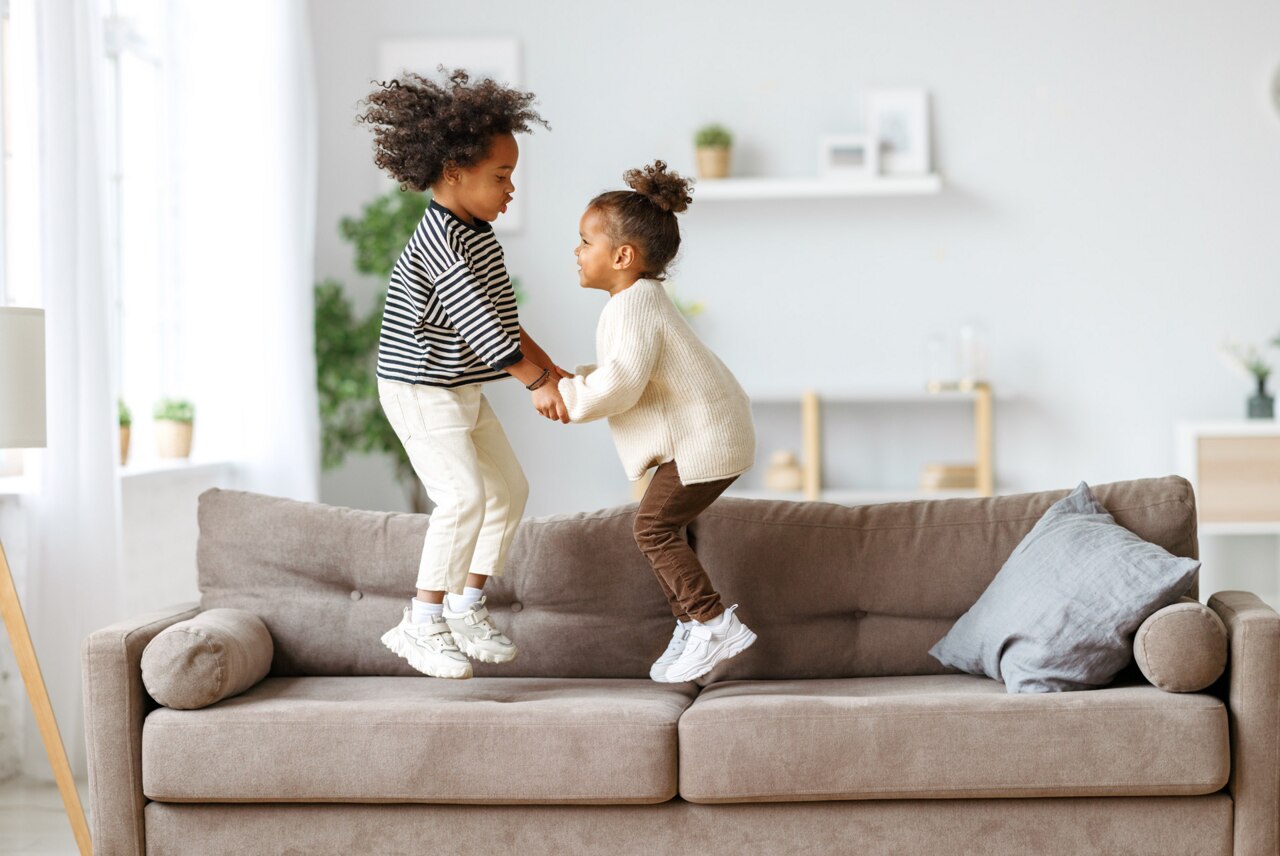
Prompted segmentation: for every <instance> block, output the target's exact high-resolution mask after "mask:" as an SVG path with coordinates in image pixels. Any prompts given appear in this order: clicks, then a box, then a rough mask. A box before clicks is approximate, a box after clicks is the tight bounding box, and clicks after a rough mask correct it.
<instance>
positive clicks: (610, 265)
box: [573, 208, 630, 290]
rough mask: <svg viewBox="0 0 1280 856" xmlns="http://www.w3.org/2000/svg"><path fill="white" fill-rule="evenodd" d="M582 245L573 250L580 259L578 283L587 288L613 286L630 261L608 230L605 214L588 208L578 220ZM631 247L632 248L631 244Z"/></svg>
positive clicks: (579, 244) (608, 287) (579, 242)
mask: <svg viewBox="0 0 1280 856" xmlns="http://www.w3.org/2000/svg"><path fill="white" fill-rule="evenodd" d="M578 237H579V241H578V246H577V247H575V248H574V250H573V254H574V255H575V256H576V257H577V259H578V284H579V285H581V286H582V287H583V288H603V289H606V290H607V289H610V288H612V286H613V285H614V280H616V279H617V278H618V275H619V274H620V273H625V267H626V265H624V264H622V262H623V260H622V259H621V258H620V256H621V255H625V254H623V253H620V252H619V251H618V249H617V248H615V247H614V246H613V241H611V240H610V239H609V236H608V234H606V233H605V230H604V217H603V216H602V215H601V214H600V212H599V211H597V210H596V209H594V208H588V209H587V211H586V213H585V214H583V215H582V219H581V220H579V221H578ZM627 249H630V248H629V247H628V248H627Z"/></svg>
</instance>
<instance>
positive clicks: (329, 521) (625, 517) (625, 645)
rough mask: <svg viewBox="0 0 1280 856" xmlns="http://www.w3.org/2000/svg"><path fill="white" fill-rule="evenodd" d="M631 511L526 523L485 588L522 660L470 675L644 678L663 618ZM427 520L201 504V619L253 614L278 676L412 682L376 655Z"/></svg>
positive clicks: (260, 500)
mask: <svg viewBox="0 0 1280 856" xmlns="http://www.w3.org/2000/svg"><path fill="white" fill-rule="evenodd" d="M634 517H635V506H634V505H630V506H626V507H623V508H616V509H607V510H604V511H597V512H592V513H586V514H567V515H557V516H554V517H544V518H541V519H526V520H524V521H523V522H522V523H521V525H520V528H519V531H518V532H517V534H516V538H515V541H514V543H513V544H512V546H511V550H510V553H509V554H508V563H507V569H506V573H505V575H504V576H503V577H501V578H498V579H495V580H492V581H491V582H490V583H489V585H488V586H486V588H485V594H486V597H487V599H488V600H487V605H488V607H489V610H490V611H491V612H492V613H493V614H494V617H495V620H496V621H497V623H498V625H499V626H500V627H502V628H503V629H504V630H506V631H507V632H509V633H510V634H511V637H512V638H513V639H514V640H515V641H516V644H517V645H518V646H519V647H520V656H519V657H517V658H516V660H515V661H514V662H512V663H508V664H506V665H503V666H493V665H488V664H484V663H480V662H475V663H473V666H474V667H475V673H476V674H477V675H502V676H507V677H522V676H523V677H583V678H588V677H599V678H640V677H647V676H648V674H649V666H650V664H651V663H652V662H653V660H654V659H655V658H656V657H657V656H658V655H659V654H661V653H662V649H663V648H664V647H665V645H666V644H667V639H668V638H669V637H670V635H671V628H672V627H673V626H674V625H673V624H672V619H671V618H670V610H668V609H667V606H666V601H665V599H664V598H663V596H662V592H661V590H660V589H659V588H658V585H657V583H656V582H655V581H654V579H653V571H651V570H650V569H649V563H648V562H647V561H646V560H645V558H644V556H642V555H641V554H640V551H639V550H638V549H637V548H636V545H635V541H634V540H633V539H632V536H631V527H632V520H633V519H634ZM427 525H428V517H426V516H424V515H414V514H395V513H382V512H371V511H355V510H352V509H347V508H335V507H331V506H326V505H317V504H313V503H305V502H296V501H294V500H288V499H277V498H274V497H268V496H262V495H259V494H253V493H245V492H242V491H232V490H210V491H207V492H206V493H204V494H203V495H202V496H201V497H200V542H199V548H198V564H199V576H200V591H201V606H202V607H203V608H205V609H212V608H215V607H232V608H237V609H245V610H248V611H250V612H253V613H255V614H256V615H258V616H259V617H260V618H262V620H263V621H264V622H265V623H266V625H267V629H268V630H270V632H271V636H272V639H273V641H274V643H275V659H274V660H273V662H272V667H271V671H272V674H274V675H417V674H418V673H417V672H415V671H413V669H411V668H410V667H409V666H408V665H407V664H406V663H405V662H404V661H403V660H401V659H400V658H399V657H397V656H395V655H394V654H392V653H391V652H390V651H388V650H387V649H386V648H385V647H383V645H382V643H381V641H380V637H381V636H382V634H383V633H384V632H386V631H387V629H388V628H390V627H392V626H394V625H395V624H396V623H397V622H398V621H399V620H400V617H401V612H402V610H403V609H404V607H405V606H407V605H408V603H409V598H411V597H413V594H414V580H415V578H416V577H417V572H418V560H419V558H420V556H421V554H422V541H423V538H424V537H425V535H426V531H427Z"/></svg>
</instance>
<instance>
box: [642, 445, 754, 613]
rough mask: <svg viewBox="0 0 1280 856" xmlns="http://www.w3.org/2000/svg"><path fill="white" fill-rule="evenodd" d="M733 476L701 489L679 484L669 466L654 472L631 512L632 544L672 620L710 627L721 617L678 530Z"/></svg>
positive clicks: (671, 463) (714, 597) (717, 600)
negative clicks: (633, 517) (653, 578)
mask: <svg viewBox="0 0 1280 856" xmlns="http://www.w3.org/2000/svg"><path fill="white" fill-rule="evenodd" d="M736 480H737V476H734V477H733V478H727V479H721V480H720V481H714V482H703V483H702V484H691V485H684V484H681V483H680V473H679V472H678V471H677V469H676V465H675V462H674V461H669V462H667V463H665V464H662V465H660V466H659V467H658V469H657V471H656V472H654V474H653V480H652V481H650V482H649V487H648V489H647V490H645V492H644V498H643V499H641V500H640V508H639V510H638V511H636V522H635V530H634V534H635V538H636V544H637V545H639V547H640V551H641V552H642V553H644V555H645V557H646V558H647V559H648V560H649V564H651V565H652V566H653V572H654V574H656V575H657V577H658V583H659V584H660V585H661V586H662V591H663V592H664V593H665V594H666V596H667V600H668V601H669V602H670V603H671V613H672V615H674V616H675V617H676V618H679V619H683V618H686V617H688V618H692V619H694V620H696V621H709V620H711V619H713V618H715V617H716V616H717V615H719V614H720V613H722V612H724V604H722V603H721V602H720V595H719V594H718V593H717V592H716V590H715V587H714V586H712V585H711V578H710V577H708V576H707V572H706V570H705V569H704V568H703V567H702V563H701V562H700V561H698V557H697V555H695V554H694V552H693V548H692V547H690V546H689V542H688V541H687V540H685V538H684V536H683V535H681V533H680V530H681V529H683V528H684V527H685V526H688V525H689V523H691V522H692V521H693V519H694V518H695V517H697V516H698V515H699V514H701V513H702V512H703V511H704V510H705V509H706V507H707V506H708V505H710V504H711V503H712V502H714V501H715V499H716V497H718V496H719V495H720V494H722V493H724V491H725V488H727V487H729V485H731V484H733V483H734V481H736Z"/></svg>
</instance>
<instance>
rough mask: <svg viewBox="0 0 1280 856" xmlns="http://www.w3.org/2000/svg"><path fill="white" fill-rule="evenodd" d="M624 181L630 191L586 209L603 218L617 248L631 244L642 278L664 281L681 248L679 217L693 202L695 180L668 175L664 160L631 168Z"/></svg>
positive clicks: (607, 195)
mask: <svg viewBox="0 0 1280 856" xmlns="http://www.w3.org/2000/svg"><path fill="white" fill-rule="evenodd" d="M622 180H623V181H625V182H626V183H627V186H628V187H630V188H631V190H610V191H606V192H605V193H601V194H600V195H599V196H597V197H596V198H595V199H592V200H591V202H590V204H588V205H587V207H588V208H592V209H595V210H596V211H599V212H600V213H601V214H602V215H603V217H604V221H605V232H606V233H607V234H608V235H609V238H610V240H612V241H613V243H614V244H615V245H618V244H631V245H632V246H633V247H635V248H636V250H638V251H639V253H640V260H641V262H642V264H643V266H644V269H643V270H642V271H641V273H640V275H641V276H642V277H644V278H645V279H656V280H662V279H664V278H665V277H666V272H667V265H669V264H671V260H672V259H674V258H675V257H676V253H677V252H678V251H679V249H680V224H679V223H677V222H676V215H677V214H679V213H680V212H682V211H684V210H685V209H686V208H688V207H689V205H690V204H691V203H692V202H693V199H692V197H690V196H689V194H690V193H691V192H692V190H693V180H692V179H689V178H685V177H683V176H682V175H680V174H679V173H677V172H668V171H667V165H666V164H665V163H663V162H662V161H654V162H653V163H652V164H651V165H649V166H646V167H644V168H643V169H629V170H627V171H626V172H625V173H623V176H622Z"/></svg>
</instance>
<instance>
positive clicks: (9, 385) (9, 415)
mask: <svg viewBox="0 0 1280 856" xmlns="http://www.w3.org/2000/svg"><path fill="white" fill-rule="evenodd" d="M44 444H45V416H44V310H43V309H22V308H17V307H12V306H0V449H33V448H39V447H43V446H44Z"/></svg>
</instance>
